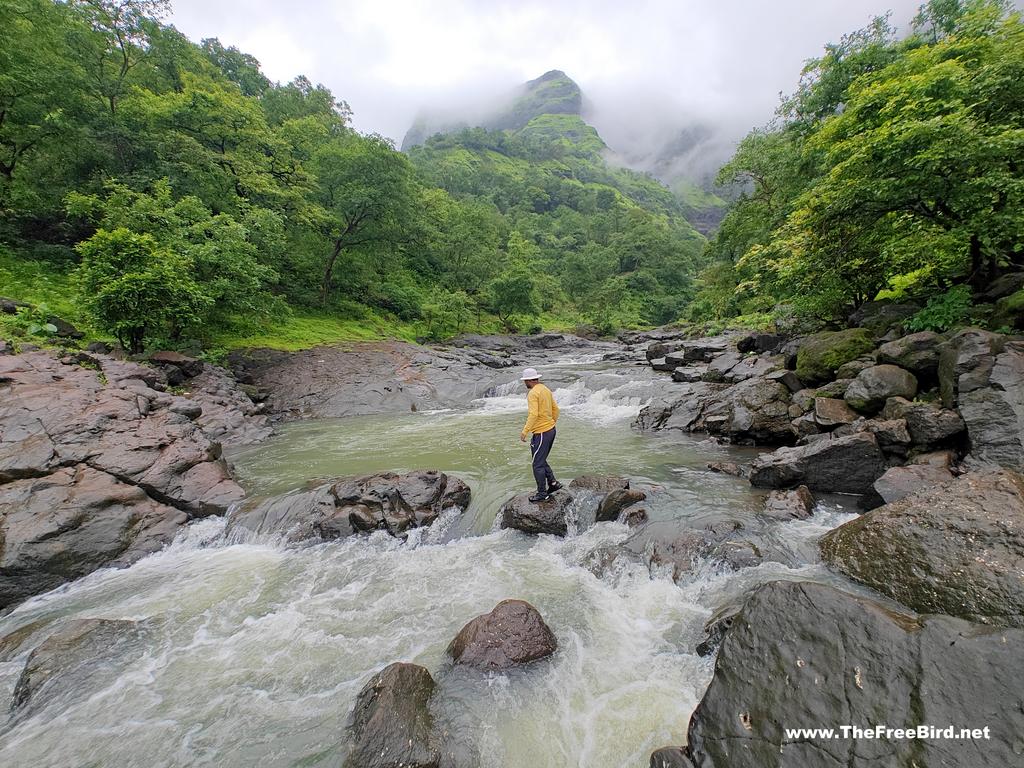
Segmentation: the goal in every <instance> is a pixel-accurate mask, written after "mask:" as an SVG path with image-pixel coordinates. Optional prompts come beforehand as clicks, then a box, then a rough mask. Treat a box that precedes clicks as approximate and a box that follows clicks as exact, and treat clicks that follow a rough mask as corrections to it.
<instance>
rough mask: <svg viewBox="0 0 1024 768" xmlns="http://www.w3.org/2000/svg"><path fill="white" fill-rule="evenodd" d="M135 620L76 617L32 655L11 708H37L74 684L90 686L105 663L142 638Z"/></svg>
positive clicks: (80, 686) (15, 692)
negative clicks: (139, 637) (90, 682)
mask: <svg viewBox="0 0 1024 768" xmlns="http://www.w3.org/2000/svg"><path fill="white" fill-rule="evenodd" d="M139 631H140V627H139V625H138V624H137V622H134V621H115V620H111V619H76V620H74V621H72V622H70V623H69V624H68V625H67V626H65V627H63V628H62V629H60V630H58V631H57V632H54V633H53V634H51V635H50V636H49V637H48V638H46V640H44V641H43V642H42V643H41V644H40V645H39V646H37V647H36V648H35V650H33V651H32V653H30V654H29V656H28V660H27V661H26V663H25V669H24V670H23V671H22V673H21V677H19V678H18V682H17V684H16V685H15V688H14V700H13V702H12V704H11V709H15V710H16V709H20V708H22V707H26V706H29V705H31V706H33V707H36V706H38V705H41V704H42V703H44V702H45V700H46V699H48V698H53V697H55V696H58V695H61V694H62V693H63V692H64V690H66V689H68V688H71V687H73V686H74V687H78V688H82V687H85V688H87V687H88V683H89V681H90V680H92V679H93V678H94V677H96V676H97V674H98V673H100V672H102V669H103V667H104V665H108V664H109V663H110V662H111V661H112V660H113V659H115V658H117V657H119V656H121V655H123V654H124V653H125V651H126V649H127V648H128V647H129V646H130V645H131V643H132V642H133V641H135V640H137V639H138V636H139Z"/></svg>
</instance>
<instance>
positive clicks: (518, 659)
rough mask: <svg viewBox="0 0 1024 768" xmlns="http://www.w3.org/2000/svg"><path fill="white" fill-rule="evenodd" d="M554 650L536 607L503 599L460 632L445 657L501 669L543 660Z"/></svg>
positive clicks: (555, 643)
mask: <svg viewBox="0 0 1024 768" xmlns="http://www.w3.org/2000/svg"><path fill="white" fill-rule="evenodd" d="M557 648H558V641H557V640H556V639H555V635H554V633H553V632H552V631H551V629H550V628H549V627H548V625H547V624H546V623H545V622H544V619H543V617H542V616H541V615H540V612H539V611H538V610H537V609H536V608H534V607H533V606H532V605H530V604H529V603H528V602H526V601H525V600H502V601H501V602H500V603H498V605H497V606H495V608H494V610H492V611H491V612H490V613H485V614H483V615H482V616H477V617H476V618H475V619H473V620H472V621H471V622H469V623H468V624H467V625H466V626H464V627H463V628H462V629H461V630H460V631H459V634H458V635H456V636H455V639H454V640H452V642H451V644H450V645H449V646H448V655H449V656H451V657H452V660H453V661H454V662H455V663H456V664H463V665H465V666H470V667H476V668H478V669H487V670H501V669H509V668H510V667H515V666H519V665H521V664H528V663H529V662H531V661H536V660H537V659H543V658H546V657H548V656H550V655H551V654H553V653H554V652H555V650H556V649H557Z"/></svg>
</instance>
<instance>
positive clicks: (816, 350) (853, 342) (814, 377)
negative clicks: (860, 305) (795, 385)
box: [796, 328, 875, 382]
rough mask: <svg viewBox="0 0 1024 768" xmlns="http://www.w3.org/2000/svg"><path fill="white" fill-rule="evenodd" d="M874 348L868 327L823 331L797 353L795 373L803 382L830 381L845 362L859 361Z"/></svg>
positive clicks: (805, 342)
mask: <svg viewBox="0 0 1024 768" xmlns="http://www.w3.org/2000/svg"><path fill="white" fill-rule="evenodd" d="M874 348H875V342H874V339H873V338H872V336H871V332H870V331H868V330H867V329H865V328H848V329H847V330H845V331H823V332H822V333H816V334H814V335H813V336H808V337H807V339H806V340H805V341H804V343H803V344H801V345H800V350H799V351H798V352H797V355H796V375H797V376H799V377H800V380H801V381H804V382H822V381H828V380H829V379H832V378H833V377H834V376H835V373H836V370H837V369H838V368H839V366H841V365H843V364H844V363H848V362H850V361H851V360H856V359H857V358H858V357H860V356H861V355H863V354H864V353H865V352H870V351H871V350H872V349H874Z"/></svg>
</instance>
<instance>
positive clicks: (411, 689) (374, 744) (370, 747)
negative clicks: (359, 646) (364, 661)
mask: <svg viewBox="0 0 1024 768" xmlns="http://www.w3.org/2000/svg"><path fill="white" fill-rule="evenodd" d="M434 685H435V684H434V678H432V677H431V676H430V672H428V671H427V670H426V669H424V668H423V667H420V666H418V665H416V664H403V663H396V664H391V665H389V666H387V667H385V668H384V669H382V670H381V671H380V672H378V673H377V674H376V675H374V676H373V677H372V678H371V679H370V682H368V683H367V684H366V686H365V687H364V688H363V690H362V691H360V692H359V696H358V697H357V698H356V703H355V707H354V708H353V709H352V713H351V715H349V721H348V732H349V737H350V739H351V742H352V748H351V750H350V751H349V753H348V756H347V757H346V758H345V761H344V763H342V766H343V768H398V766H402V768H440V764H441V748H440V746H439V741H438V739H437V737H436V735H435V733H434V718H433V715H432V714H431V712H430V699H431V696H433V694H434Z"/></svg>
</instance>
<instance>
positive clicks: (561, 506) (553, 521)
mask: <svg viewBox="0 0 1024 768" xmlns="http://www.w3.org/2000/svg"><path fill="white" fill-rule="evenodd" d="M530 496H531V494H529V493H521V494H519V495H518V496H513V497H512V498H511V499H509V500H508V501H506V502H505V503H504V504H503V505H502V507H501V510H500V511H499V512H498V517H499V518H500V519H501V527H502V528H515V529H516V530H517V531H522V532H523V533H550V534H553V535H555V536H565V534H566V533H567V532H568V530H569V527H568V523H567V521H566V512H567V511H568V509H569V505H570V504H572V502H573V497H572V494H570V493H569V492H568V491H564V490H562V491H555V493H553V494H551V497H550V498H549V499H548V500H547V501H541V502H533V501H530Z"/></svg>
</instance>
